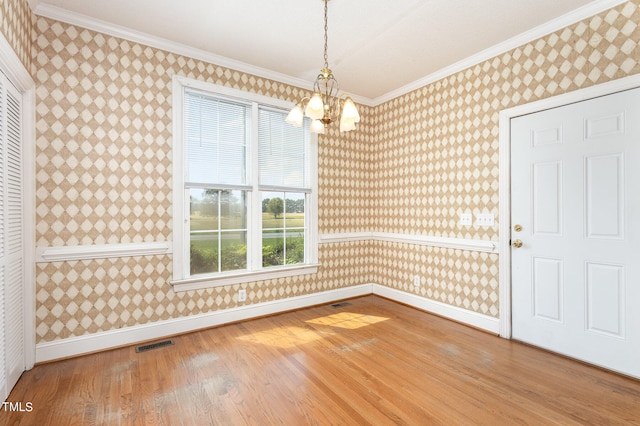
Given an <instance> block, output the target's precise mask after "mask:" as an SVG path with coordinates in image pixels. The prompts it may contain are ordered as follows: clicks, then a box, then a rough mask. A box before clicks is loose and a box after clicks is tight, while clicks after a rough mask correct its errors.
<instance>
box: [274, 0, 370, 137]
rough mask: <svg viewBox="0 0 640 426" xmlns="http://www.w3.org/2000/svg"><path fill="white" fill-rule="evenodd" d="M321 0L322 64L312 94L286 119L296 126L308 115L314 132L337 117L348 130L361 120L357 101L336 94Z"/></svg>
mask: <svg viewBox="0 0 640 426" xmlns="http://www.w3.org/2000/svg"><path fill="white" fill-rule="evenodd" d="M323 1H324V67H323V68H322V69H321V70H320V74H318V76H317V77H316V81H315V82H314V83H313V95H312V96H311V97H305V98H302V99H301V100H300V102H298V104H297V105H296V106H295V107H293V109H292V110H291V111H290V112H289V114H288V115H287V118H286V119H285V121H286V122H287V123H289V124H291V125H294V126H296V127H301V126H302V122H303V121H304V117H305V116H306V117H309V118H310V119H311V125H310V129H311V131H312V132H314V133H324V132H325V128H326V127H327V126H328V125H329V124H331V123H333V122H334V121H337V120H338V118H340V131H341V132H349V131H351V130H354V129H355V128H356V123H358V122H360V114H359V113H358V108H356V104H355V103H354V102H353V100H351V98H350V97H348V96H346V95H343V96H339V95H338V93H339V91H340V88H339V86H338V81H337V80H336V79H335V77H334V76H333V72H332V71H331V69H330V68H329V55H328V54H327V46H328V42H327V41H328V37H327V29H328V24H327V15H328V13H327V12H328V2H329V0H323Z"/></svg>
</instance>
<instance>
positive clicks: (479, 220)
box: [476, 213, 494, 226]
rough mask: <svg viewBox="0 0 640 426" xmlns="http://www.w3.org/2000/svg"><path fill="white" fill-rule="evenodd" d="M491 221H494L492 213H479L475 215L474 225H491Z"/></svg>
mask: <svg viewBox="0 0 640 426" xmlns="http://www.w3.org/2000/svg"><path fill="white" fill-rule="evenodd" d="M493 223H494V216H493V213H481V214H479V215H477V216H476V225H479V226H493Z"/></svg>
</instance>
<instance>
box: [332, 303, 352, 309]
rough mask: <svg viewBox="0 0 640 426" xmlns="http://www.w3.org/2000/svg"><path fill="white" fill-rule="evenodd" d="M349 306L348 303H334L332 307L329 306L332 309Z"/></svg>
mask: <svg viewBox="0 0 640 426" xmlns="http://www.w3.org/2000/svg"><path fill="white" fill-rule="evenodd" d="M349 305H351V303H349V302H340V303H334V304H333V305H331V307H332V308H342V307H344V306H349Z"/></svg>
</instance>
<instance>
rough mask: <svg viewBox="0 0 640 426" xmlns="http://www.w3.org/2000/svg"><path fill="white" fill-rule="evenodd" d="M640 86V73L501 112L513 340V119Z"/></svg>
mask: <svg viewBox="0 0 640 426" xmlns="http://www.w3.org/2000/svg"><path fill="white" fill-rule="evenodd" d="M637 87H640V74H636V75H632V76H629V77H625V78H621V79H618V80H613V81H609V82H606V83H602V84H598V85H595V86H591V87H587V88H584V89H579V90H576V91H573V92H570V93H565V94H562V95H557V96H553V97H550V98H547V99H542V100H539V101H534V102H531V103H528V104H523V105H518V106H516V107H513V108H509V109H505V110H502V111H500V124H499V125H500V130H499V132H500V133H499V175H498V181H499V189H498V193H499V197H500V199H499V206H500V207H499V218H500V221H499V230H498V232H499V235H500V238H499V240H500V241H499V277H498V280H499V285H498V289H499V290H498V291H499V309H500V318H499V330H500V337H503V338H505V339H510V338H511V329H512V323H511V285H512V283H511V245H510V241H511V119H512V118H515V117H519V116H521V115H526V114H532V113H536V112H539V111H544V110H546V109H550V108H556V107H561V106H564V105H568V104H572V103H576V102H581V101H586V100H588V99H592V98H597V97H601V96H606V95H610V94H613V93H616V92H621V91H624V90H629V89H635V88H637Z"/></svg>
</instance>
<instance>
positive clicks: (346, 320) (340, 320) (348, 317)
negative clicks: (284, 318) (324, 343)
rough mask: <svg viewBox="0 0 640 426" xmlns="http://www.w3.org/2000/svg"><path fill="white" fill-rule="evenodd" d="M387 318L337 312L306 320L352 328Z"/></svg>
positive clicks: (312, 322) (313, 322)
mask: <svg viewBox="0 0 640 426" xmlns="http://www.w3.org/2000/svg"><path fill="white" fill-rule="evenodd" d="M388 319H389V318H385V317H377V316H374V315H363V314H355V313H352V312H340V313H338V314H332V315H327V316H325V317H320V318H315V319H312V320H308V321H306V322H308V323H311V324H318V325H328V326H331V327H338V328H347V329H350V330H354V329H356V328H360V327H365V326H367V325H371V324H375V323H378V322H382V321H386V320H388Z"/></svg>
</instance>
